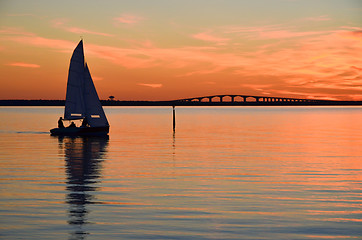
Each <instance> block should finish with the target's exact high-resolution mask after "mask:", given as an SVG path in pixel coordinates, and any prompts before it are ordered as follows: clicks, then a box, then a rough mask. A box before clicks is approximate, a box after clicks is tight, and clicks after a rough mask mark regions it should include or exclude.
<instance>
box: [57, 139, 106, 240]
mask: <svg viewBox="0 0 362 240" xmlns="http://www.w3.org/2000/svg"><path fill="white" fill-rule="evenodd" d="M58 139H59V149H60V150H62V152H64V157H65V165H66V174H67V180H66V183H67V187H66V188H67V190H68V194H67V196H66V202H67V203H68V204H69V212H68V216H69V220H68V223H69V225H71V226H72V227H74V230H73V231H72V232H71V236H70V239H84V238H85V237H86V235H88V234H89V233H88V232H87V231H86V230H84V227H85V225H86V224H89V223H90V221H89V220H88V213H89V210H88V209H87V205H90V204H97V203H99V202H97V199H96V198H95V196H94V192H95V191H97V189H98V186H97V185H98V184H97V183H99V181H100V180H99V178H100V177H101V168H102V166H101V163H102V161H103V159H104V157H105V154H106V151H107V145H108V137H73V138H71V137H58Z"/></svg>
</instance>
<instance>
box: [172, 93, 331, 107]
mask: <svg viewBox="0 0 362 240" xmlns="http://www.w3.org/2000/svg"><path fill="white" fill-rule="evenodd" d="M170 102H174V103H175V104H176V105H177V104H180V105H188V103H189V104H191V103H209V104H212V103H214V104H215V105H217V104H220V103H225V104H220V105H228V104H230V105H239V104H240V105H247V103H250V104H252V103H259V104H260V105H261V104H262V105H274V104H273V103H275V105H284V104H286V105H294V103H295V104H296V105H298V103H299V104H311V105H314V104H328V103H333V102H335V101H331V100H320V99H303V98H285V97H266V96H254V95H229V94H223V95H212V96H203V97H193V98H184V99H178V100H173V101H170ZM283 103H284V104H283ZM209 104H207V105H209ZM214 104H213V105H214ZM259 104H256V105H259Z"/></svg>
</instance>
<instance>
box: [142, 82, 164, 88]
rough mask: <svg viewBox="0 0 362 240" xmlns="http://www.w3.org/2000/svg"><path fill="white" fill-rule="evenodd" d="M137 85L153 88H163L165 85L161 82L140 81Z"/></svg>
mask: <svg viewBox="0 0 362 240" xmlns="http://www.w3.org/2000/svg"><path fill="white" fill-rule="evenodd" d="M137 85H140V86H145V87H151V88H161V87H162V86H163V85H162V84H161V83H138V84H137Z"/></svg>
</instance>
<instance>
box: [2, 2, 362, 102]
mask: <svg viewBox="0 0 362 240" xmlns="http://www.w3.org/2000/svg"><path fill="white" fill-rule="evenodd" d="M361 12H362V2H361V1H359V0H343V1H342V0H314V1H308V0H256V1H246V0H245V1H244V0H224V1H221V0H193V1H191V0H183V1H177V0H175V1H170V0H153V1H149V0H137V1H133V0H132V1H131V0H123V1H111V0H106V1H102V3H100V2H99V1H76V2H74V1H68V0H66V1H62V2H61V3H56V2H55V1H46V0H42V1H40V0H34V1H25V0H22V1H20V0H12V1H10V0H9V1H6V0H5V1H1V2H0V73H1V75H0V81H1V88H0V99H64V98H65V89H66V81H67V74H68V67H69V60H70V57H71V54H72V51H73V49H74V48H75V47H76V45H77V43H78V41H79V40H80V36H83V39H84V47H85V55H86V60H87V62H88V65H89V68H90V71H91V74H92V76H93V80H94V82H95V85H96V88H97V90H98V94H99V96H100V98H101V99H107V98H108V96H109V95H114V96H115V97H116V99H117V100H172V99H178V98H186V97H197V96H204V95H214V94H253V95H262V96H280V97H298V98H322V99H324V98H326V99H340V100H362V77H361V73H362V15H361Z"/></svg>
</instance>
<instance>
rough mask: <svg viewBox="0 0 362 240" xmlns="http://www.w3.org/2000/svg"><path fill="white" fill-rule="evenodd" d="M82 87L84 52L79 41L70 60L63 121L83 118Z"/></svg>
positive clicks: (81, 42)
mask: <svg viewBox="0 0 362 240" xmlns="http://www.w3.org/2000/svg"><path fill="white" fill-rule="evenodd" d="M83 86H84V51H83V41H82V40H81V41H80V42H79V44H78V46H77V47H76V48H75V50H74V52H73V55H72V58H71V59H70V65H69V73H68V83H67V94H66V98H65V110H64V119H66V120H73V119H81V118H84V117H85V106H84V99H83Z"/></svg>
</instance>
